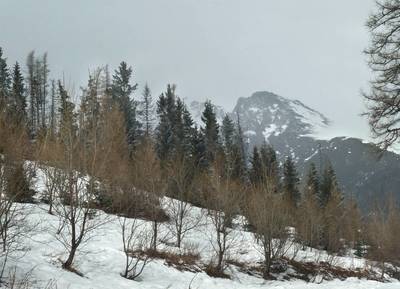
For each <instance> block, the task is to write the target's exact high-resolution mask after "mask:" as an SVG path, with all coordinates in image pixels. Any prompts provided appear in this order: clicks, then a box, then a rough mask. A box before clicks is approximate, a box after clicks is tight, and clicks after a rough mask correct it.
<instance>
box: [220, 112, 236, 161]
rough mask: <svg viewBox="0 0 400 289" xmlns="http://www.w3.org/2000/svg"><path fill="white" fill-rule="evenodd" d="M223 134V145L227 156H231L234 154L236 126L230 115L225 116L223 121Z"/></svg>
mask: <svg viewBox="0 0 400 289" xmlns="http://www.w3.org/2000/svg"><path fill="white" fill-rule="evenodd" d="M221 134H222V145H223V147H224V151H225V154H226V155H229V154H230V153H232V147H233V142H234V134H235V125H234V123H233V121H232V120H231V118H230V117H229V115H225V117H224V119H223V120H222V127H221Z"/></svg>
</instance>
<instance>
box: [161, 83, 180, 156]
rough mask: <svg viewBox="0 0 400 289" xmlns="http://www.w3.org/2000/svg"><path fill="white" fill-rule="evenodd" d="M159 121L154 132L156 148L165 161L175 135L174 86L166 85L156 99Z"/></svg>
mask: <svg viewBox="0 0 400 289" xmlns="http://www.w3.org/2000/svg"><path fill="white" fill-rule="evenodd" d="M157 115H158V118H159V123H158V126H157V132H156V149H157V153H158V157H159V158H160V159H161V160H162V161H166V160H167V159H168V157H169V156H171V155H172V153H173V150H174V144H175V143H176V142H175V136H174V131H175V128H174V125H175V123H176V116H175V86H173V85H168V86H167V91H166V92H165V93H162V94H161V95H160V97H159V99H158V101H157Z"/></svg>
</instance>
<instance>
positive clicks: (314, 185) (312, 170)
mask: <svg viewBox="0 0 400 289" xmlns="http://www.w3.org/2000/svg"><path fill="white" fill-rule="evenodd" d="M319 189H320V183H319V176H318V172H317V168H316V166H315V164H314V163H311V164H310V167H309V169H308V174H307V177H306V190H307V191H309V192H310V194H311V195H313V196H315V197H316V198H317V199H318V200H319V196H320V195H319Z"/></svg>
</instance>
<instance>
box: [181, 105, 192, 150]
mask: <svg viewBox="0 0 400 289" xmlns="http://www.w3.org/2000/svg"><path fill="white" fill-rule="evenodd" d="M193 125H194V122H193V118H192V116H191V115H190V112H189V110H188V109H187V107H186V105H185V104H184V107H183V112H182V127H183V138H182V141H181V142H182V149H183V151H184V154H185V156H186V157H187V158H189V157H191V158H193V150H194V148H193V134H194V133H195V132H194V130H195V129H194V127H193Z"/></svg>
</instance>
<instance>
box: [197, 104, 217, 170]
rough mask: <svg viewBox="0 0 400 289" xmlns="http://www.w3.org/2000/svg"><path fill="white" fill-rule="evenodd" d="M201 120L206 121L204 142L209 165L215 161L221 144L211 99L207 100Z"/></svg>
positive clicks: (203, 129) (203, 130) (203, 131)
mask: <svg viewBox="0 0 400 289" xmlns="http://www.w3.org/2000/svg"><path fill="white" fill-rule="evenodd" d="M201 120H202V122H203V123H204V126H203V127H202V134H203V135H204V144H205V148H206V162H207V164H208V165H209V164H211V163H212V162H213V161H214V159H215V157H216V154H217V150H218V146H219V142H218V133H219V125H218V122H217V117H216V114H215V111H214V106H213V105H212V104H211V102H210V101H206V103H205V105H204V111H203V114H202V116H201Z"/></svg>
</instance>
